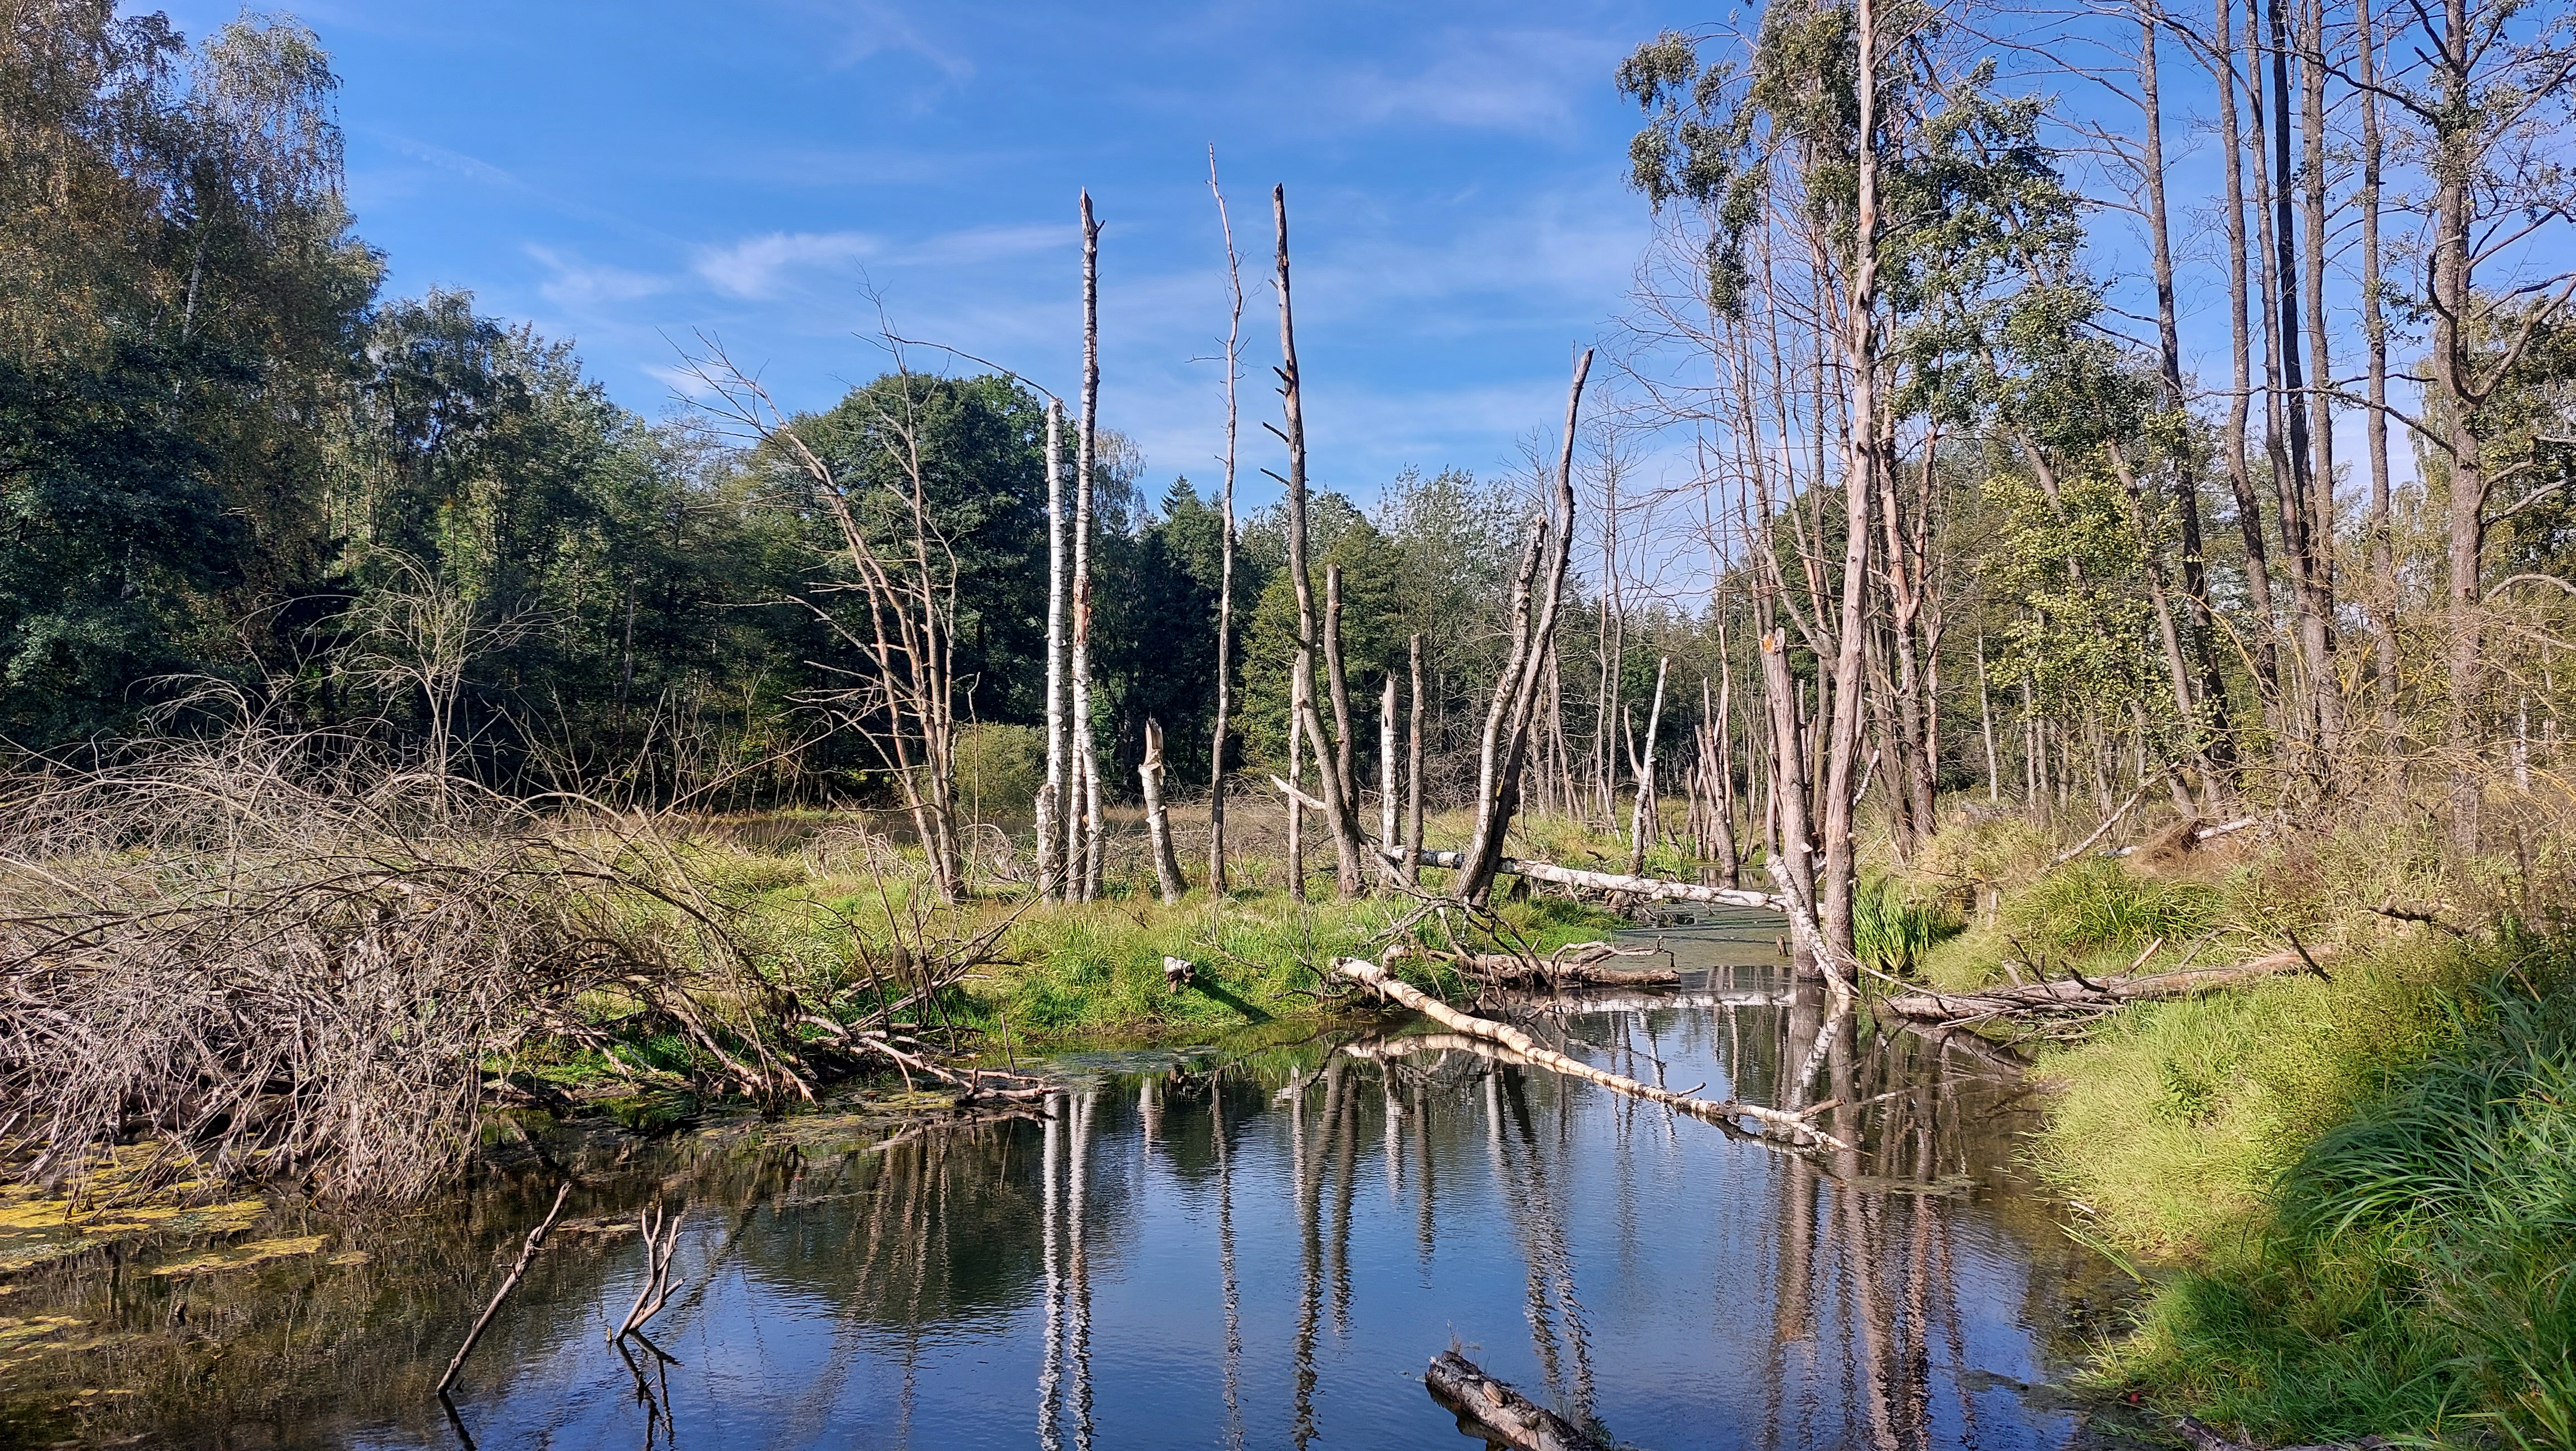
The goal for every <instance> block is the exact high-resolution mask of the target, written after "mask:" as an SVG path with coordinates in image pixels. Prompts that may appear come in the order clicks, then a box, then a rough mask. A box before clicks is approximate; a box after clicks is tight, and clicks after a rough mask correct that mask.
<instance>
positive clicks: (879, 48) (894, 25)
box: [796, 0, 975, 81]
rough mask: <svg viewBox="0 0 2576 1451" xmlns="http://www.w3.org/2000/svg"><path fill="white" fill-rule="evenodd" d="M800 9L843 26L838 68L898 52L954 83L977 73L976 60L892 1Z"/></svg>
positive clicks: (822, 2)
mask: <svg viewBox="0 0 2576 1451" xmlns="http://www.w3.org/2000/svg"><path fill="white" fill-rule="evenodd" d="M796 8H798V9H801V10H803V11H805V12H807V13H809V14H814V15H818V16H821V17H822V18H823V19H824V20H825V21H826V22H827V23H832V24H836V25H838V26H839V27H840V30H841V43H840V47H839V50H838V52H837V53H836V54H835V55H834V56H833V58H832V60H833V63H834V64H835V65H841V66H851V65H857V64H859V63H860V62H862V61H866V60H870V59H873V58H875V57H876V56H879V55H883V54H886V53H888V52H894V53H897V54H906V55H915V56H919V57H920V58H921V59H923V60H924V61H927V62H929V63H930V65H931V67H932V68H933V69H935V70H937V71H938V72H939V73H940V74H941V75H942V76H944V77H945V78H947V79H948V80H950V81H962V80H964V79H966V78H967V77H968V76H971V75H973V74H974V73H975V66H974V63H973V62H972V61H969V60H967V59H966V57H964V56H963V55H960V54H958V53H957V51H956V50H954V49H952V48H950V47H948V46H945V45H942V44H940V43H938V42H937V41H935V40H933V39H931V38H930V36H929V34H928V33H927V32H925V31H924V30H923V29H922V27H921V25H920V23H919V22H918V21H916V20H915V19H914V18H913V17H912V16H911V15H908V14H906V13H905V7H903V6H901V5H896V4H893V3H890V0H807V3H804V4H801V5H799V6H797V7H796Z"/></svg>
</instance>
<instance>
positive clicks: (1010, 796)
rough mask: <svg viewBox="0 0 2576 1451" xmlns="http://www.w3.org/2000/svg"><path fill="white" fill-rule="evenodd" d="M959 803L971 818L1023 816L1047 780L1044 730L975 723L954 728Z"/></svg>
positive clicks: (1030, 808) (984, 722)
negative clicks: (956, 730) (955, 731)
mask: <svg viewBox="0 0 2576 1451" xmlns="http://www.w3.org/2000/svg"><path fill="white" fill-rule="evenodd" d="M956 750H957V802H958V805H959V806H960V807H961V808H962V809H963V810H964V811H965V813H966V818H967V820H969V821H1010V820H1014V819H1016V818H1019V817H1022V816H1026V815H1027V814H1029V812H1030V811H1031V810H1032V809H1033V804H1034V803H1035V802H1036V800H1037V796H1038V788H1039V787H1041V786H1043V785H1045V784H1046V733H1045V732H1043V731H1041V730H1039V729H1038V728H1037V727H1036V726H1027V725H996V724H993V723H992V722H989V721H979V722H976V723H975V724H972V725H968V726H965V727H962V728H960V729H959V730H958V732H957V745H956Z"/></svg>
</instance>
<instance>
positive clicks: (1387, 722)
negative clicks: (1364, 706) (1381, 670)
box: [1377, 670, 1399, 846]
mask: <svg viewBox="0 0 2576 1451" xmlns="http://www.w3.org/2000/svg"><path fill="white" fill-rule="evenodd" d="M1398 779H1399V777H1398V775H1397V770H1396V764H1395V672H1394V671H1392V670H1390V671H1388V672H1386V689H1385V691H1384V692H1383V694H1382V696H1381V698H1380V700H1379V701H1378V709H1377V839H1378V840H1379V841H1380V842H1382V843H1384V844H1385V845H1388V846H1393V845H1395V842H1396V835H1395V832H1396V820H1395V802H1396V783H1397V781H1398Z"/></svg>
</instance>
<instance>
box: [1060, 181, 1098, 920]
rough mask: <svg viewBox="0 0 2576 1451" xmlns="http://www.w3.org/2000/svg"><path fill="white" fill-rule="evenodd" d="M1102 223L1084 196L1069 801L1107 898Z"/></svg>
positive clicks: (1084, 889) (1071, 856)
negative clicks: (1100, 482) (1096, 676)
mask: <svg viewBox="0 0 2576 1451" xmlns="http://www.w3.org/2000/svg"><path fill="white" fill-rule="evenodd" d="M1099 413H1100V224H1099V223H1098V222H1096V221H1094V220H1092V216H1091V193H1090V192H1088V191H1085V192H1084V193H1083V194H1082V426H1081V429H1080V431H1079V433H1078V436H1077V440H1076V444H1075V448H1074V464H1073V598H1072V610H1073V671H1072V674H1073V681H1072V686H1073V742H1072V745H1073V751H1074V754H1075V756H1076V757H1077V758H1078V759H1079V760H1080V762H1081V771H1082V798H1081V800H1080V801H1079V802H1072V803H1067V809H1066V811H1065V822H1066V825H1067V826H1068V827H1069V828H1070V830H1068V832H1067V833H1066V843H1065V863H1066V865H1067V866H1068V867H1069V868H1071V870H1072V873H1073V876H1074V880H1075V885H1076V890H1075V891H1074V892H1073V893H1071V895H1072V896H1074V897H1075V898H1077V899H1078V900H1081V901H1085V902H1088V901H1091V900H1092V899H1094V898H1096V897H1098V896H1099V895H1100V868H1101V849H1102V842H1101V836H1100V825H1101V822H1100V753H1099V748H1098V746H1097V745H1096V744H1095V743H1094V742H1093V740H1092V736H1091V470H1092V465H1093V460H1094V458H1095V457H1096V455H1095V453H1094V447H1095V445H1096V443H1097V441H1098V436H1099V430H1100V421H1099Z"/></svg>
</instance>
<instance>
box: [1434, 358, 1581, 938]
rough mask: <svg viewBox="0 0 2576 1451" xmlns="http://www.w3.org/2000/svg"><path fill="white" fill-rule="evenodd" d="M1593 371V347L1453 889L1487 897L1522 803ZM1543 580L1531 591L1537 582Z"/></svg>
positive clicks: (1480, 765) (1542, 526) (1527, 560)
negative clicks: (1578, 431) (1577, 443)
mask: <svg viewBox="0 0 2576 1451" xmlns="http://www.w3.org/2000/svg"><path fill="white" fill-rule="evenodd" d="M1591 372H1592V350H1591V349H1590V348H1586V349H1584V350H1583V356H1582V357H1581V358H1579V359H1577V360H1576V361H1575V364H1574V382H1573V384H1572V386H1571V387H1569V388H1568V389H1567V390H1566V396H1565V443H1564V446H1563V448H1562V449H1561V450H1560V451H1559V452H1558V454H1557V460H1556V498H1555V500H1554V515H1555V517H1554V518H1552V519H1542V520H1540V521H1539V522H1538V524H1537V526H1536V528H1535V530H1534V532H1533V534H1532V536H1531V539H1530V543H1529V548H1528V549H1527V550H1526V551H1524V552H1523V554H1522V556H1521V569H1520V577H1519V580H1518V582H1517V583H1516V584H1515V586H1514V588H1513V595H1514V600H1513V605H1514V608H1513V611H1512V630H1513V634H1512V643H1511V656H1510V663H1509V664H1507V665H1506V666H1505V667H1504V669H1503V674H1502V678H1501V679H1500V680H1498V681H1496V682H1495V685H1494V699H1493V702H1492V704H1491V705H1490V706H1488V707H1487V709H1486V711H1485V730H1484V735H1483V738H1482V739H1481V740H1480V741H1479V743H1478V751H1477V760H1476V834H1475V836H1474V838H1473V839H1472V840H1471V841H1470V842H1469V845H1468V849H1467V857H1466V860H1467V865H1466V868H1465V870H1464V871H1463V872H1462V873H1461V874H1460V875H1459V878H1458V880H1457V882H1456V884H1455V888H1454V890H1455V893H1456V895H1458V896H1459V897H1461V898H1463V899H1465V900H1467V901H1470V902H1482V901H1484V900H1485V894H1486V893H1487V892H1488V891H1489V890H1491V888H1492V887H1493V883H1494V866H1495V864H1496V863H1497V862H1500V861H1501V860H1502V857H1503V837H1504V835H1505V834H1506V833H1507V832H1509V831H1510V830H1511V825H1512V816H1513V813H1514V812H1516V811H1517V810H1519V807H1520V777H1521V762H1522V759H1523V756H1524V754H1525V753H1526V752H1527V750H1528V747H1529V731H1530V718H1531V716H1532V715H1533V714H1534V713H1535V711H1536V708H1537V705H1538V690H1539V684H1540V679H1541V676H1542V674H1543V673H1544V670H1545V666H1546V662H1547V654H1548V652H1547V642H1548V641H1550V640H1552V639H1554V638H1555V636H1556V607H1557V604H1558V602H1559V601H1560V600H1562V599H1563V598H1564V597H1565V571H1566V564H1567V562H1568V556H1569V555H1570V554H1571V553H1572V546H1573V542H1574V439H1575V428H1576V425H1577V424H1578V423H1579V422H1580V420H1581V417H1582V410H1583V381H1584V379H1585V378H1587V377H1589V376H1590V375H1591ZM1541 579H1544V580H1545V582H1546V583H1545V585H1544V586H1543V587H1540V588H1537V589H1536V592H1535V596H1534V594H1533V588H1534V585H1535V584H1536V581H1538V580H1541Z"/></svg>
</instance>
